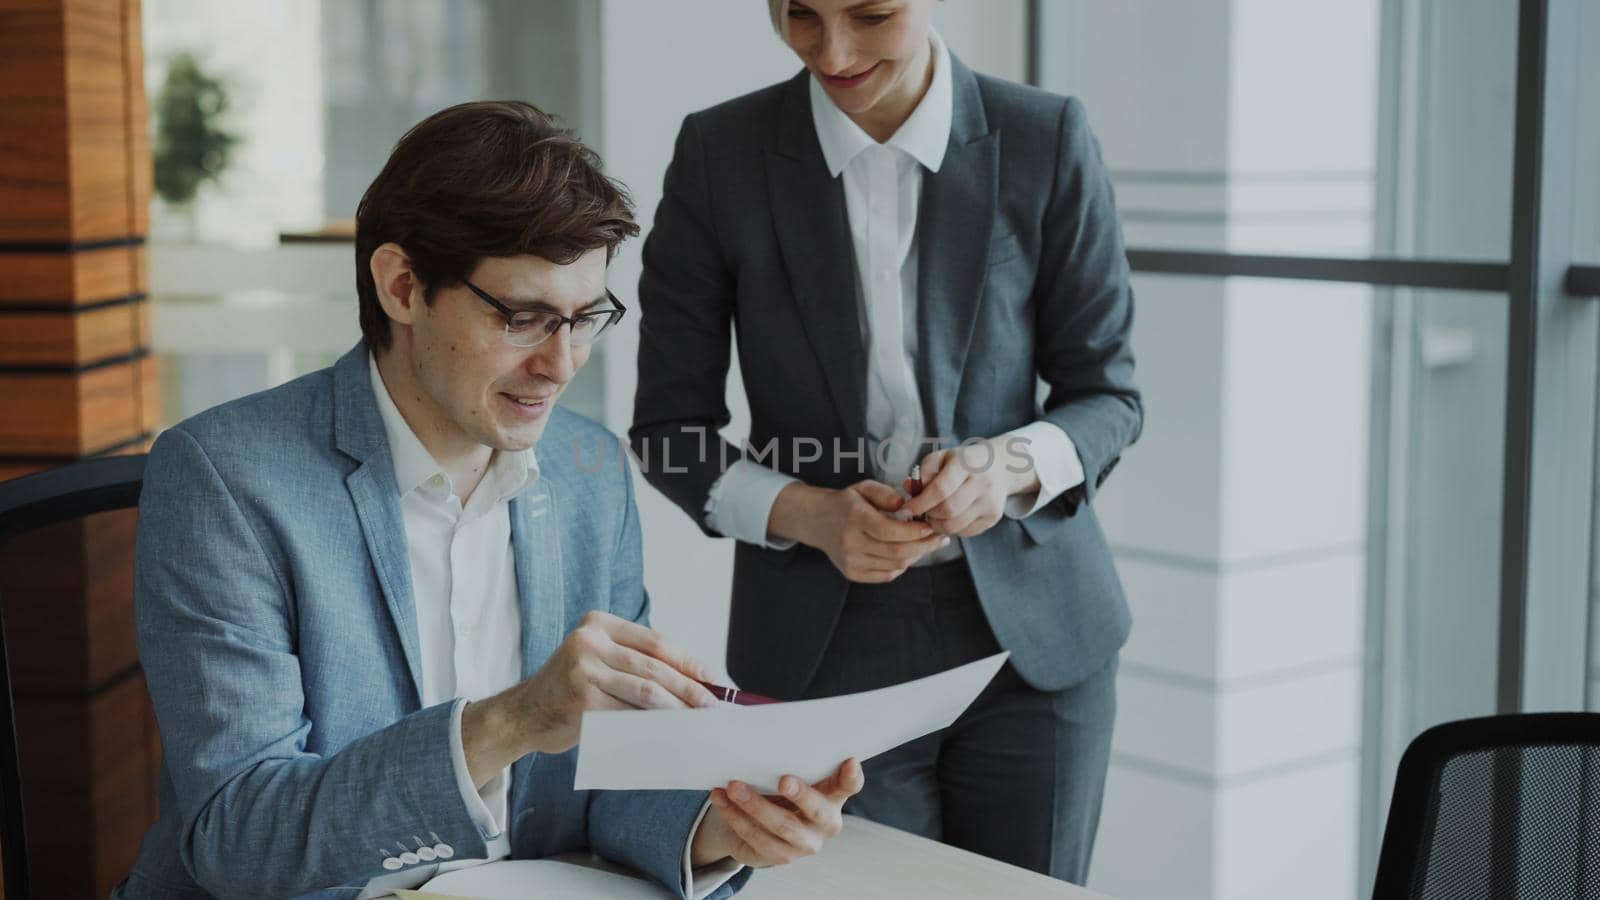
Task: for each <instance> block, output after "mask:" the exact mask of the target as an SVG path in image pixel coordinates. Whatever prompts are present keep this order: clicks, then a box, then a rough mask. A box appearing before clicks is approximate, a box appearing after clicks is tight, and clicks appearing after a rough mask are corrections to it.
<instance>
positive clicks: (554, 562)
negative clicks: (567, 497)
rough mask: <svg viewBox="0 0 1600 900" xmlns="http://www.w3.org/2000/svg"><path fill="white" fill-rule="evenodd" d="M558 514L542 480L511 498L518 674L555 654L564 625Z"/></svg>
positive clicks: (530, 670) (530, 671) (529, 672)
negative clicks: (518, 626)
mask: <svg viewBox="0 0 1600 900" xmlns="http://www.w3.org/2000/svg"><path fill="white" fill-rule="evenodd" d="M559 521H560V516H559V515H558V513H557V510H556V503H555V500H554V498H553V496H552V495H551V491H550V486H549V484H548V483H546V482H545V481H543V480H541V481H538V482H535V483H534V484H533V485H532V486H531V487H529V488H528V489H527V490H526V491H523V492H522V493H521V494H518V495H517V496H516V497H515V498H513V499H512V501H511V547H512V551H513V553H512V555H513V556H514V557H515V559H516V570H517V599H518V600H519V602H520V606H521V612H522V677H523V678H527V677H529V676H531V675H532V674H533V673H534V672H536V671H537V670H538V668H539V666H540V665H542V664H543V663H544V661H545V660H546V659H548V658H549V657H550V655H551V654H552V653H554V652H556V647H557V646H559V645H560V643H561V639H562V637H563V636H564V633H565V629H566V613H565V610H564V609H563V601H562V590H561V565H562V559H561V549H562V548H561V529H560V528H558V527H557V523H558V522H559Z"/></svg>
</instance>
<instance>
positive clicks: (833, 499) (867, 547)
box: [767, 480, 950, 584]
mask: <svg viewBox="0 0 1600 900" xmlns="http://www.w3.org/2000/svg"><path fill="white" fill-rule="evenodd" d="M904 503H905V498H904V497H901V496H900V493H899V492H898V491H896V490H895V489H894V488H891V487H889V486H888V485H886V484H884V483H882V482H879V481H871V480H868V481H858V482H856V483H855V484H853V485H851V486H849V487H847V488H842V489H839V490H830V489H828V488H815V487H811V486H810V485H806V484H799V483H796V484H791V485H789V486H788V487H786V488H784V489H783V490H782V491H781V492H780V493H779V494H778V499H777V501H776V502H775V503H773V505H772V513H771V517H770V519H769V520H768V523H767V528H768V533H769V534H771V535H772V536H774V537H777V538H781V539H788V540H796V541H799V542H800V543H802V544H805V545H807V546H809V547H815V548H817V549H818V550H821V551H822V552H823V553H826V554H827V555H828V559H829V560H831V561H832V562H833V565H834V567H835V568H837V569H838V570H839V571H840V572H841V573H843V574H844V577H845V578H848V579H849V580H851V581H855V582H860V583H862V584H882V583H884V582H889V581H893V580H895V579H896V578H899V577H900V576H901V575H902V574H903V573H904V572H905V570H906V569H907V568H909V567H910V566H911V564H912V563H914V562H916V561H917V560H919V559H921V558H922V557H923V556H925V555H927V554H928V553H930V552H932V551H934V550H937V549H939V548H940V547H943V546H945V545H946V544H948V543H950V539H949V538H948V537H943V536H940V535H939V534H937V533H935V531H934V529H933V528H932V527H929V525H928V524H926V523H923V522H908V521H904V520H903V519H904V517H899V518H897V517H896V516H895V515H894V513H895V512H897V511H898V510H899V509H900V508H901V505H902V504H904Z"/></svg>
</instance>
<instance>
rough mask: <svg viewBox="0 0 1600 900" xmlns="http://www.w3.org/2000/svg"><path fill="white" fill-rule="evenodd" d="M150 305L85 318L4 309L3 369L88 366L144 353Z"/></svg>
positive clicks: (0, 325) (0, 331)
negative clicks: (142, 344)
mask: <svg viewBox="0 0 1600 900" xmlns="http://www.w3.org/2000/svg"><path fill="white" fill-rule="evenodd" d="M143 306H144V301H140V302H138V303H124V304H120V305H117V306H106V307H100V308H97V309H90V310H86V311H84V312H80V313H76V314H73V313H70V312H66V311H63V312H60V313H53V312H52V313H45V312H27V313H22V312H7V311H6V310H5V309H4V308H3V307H0V367H8V366H74V367H76V366H84V365H88V364H90V363H97V362H100V361H102V360H107V359H111V358H113V357H118V356H130V355H132V354H133V352H134V351H135V350H136V349H138V348H139V346H140V341H139V336H140V322H139V320H140V317H141V316H142V315H143V313H142V312H141V307H143Z"/></svg>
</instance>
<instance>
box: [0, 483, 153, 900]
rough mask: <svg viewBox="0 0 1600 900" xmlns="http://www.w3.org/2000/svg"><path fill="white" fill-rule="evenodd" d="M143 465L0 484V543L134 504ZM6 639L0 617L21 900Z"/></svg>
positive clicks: (9, 882)
mask: <svg viewBox="0 0 1600 900" xmlns="http://www.w3.org/2000/svg"><path fill="white" fill-rule="evenodd" d="M144 463H145V457H144V456H143V455H139V456H111V457H105V458H102V459H92V460H87V461H84V462H80V463H75V464H73V465H70V466H63V467H61V468H59V469H51V470H49V471H46V472H40V473H38V474H36V475H28V476H25V477H22V478H17V479H14V480H12V481H6V482H0V546H4V545H5V543H6V542H7V541H9V540H10V539H11V538H13V537H15V536H16V535H18V534H21V533H23V532H27V531H33V530H35V529H38V528H43V527H45V526H46V525H53V524H55V523H57V522H65V521H68V520H71V519H77V518H82V517H83V516H89V515H93V514H95V513H102V512H110V511H112V510H117V509H129V508H132V507H135V506H137V505H138V504H139V489H140V487H141V486H142V485H143V483H144ZM8 637H9V636H8V635H6V633H5V623H4V621H3V618H0V694H3V695H4V699H5V710H4V712H3V715H0V829H3V830H0V853H3V859H4V863H5V896H6V900H22V898H27V897H30V896H32V894H31V885H30V883H29V878H28V841H27V833H26V827H25V824H24V819H23V809H22V766H21V762H20V759H19V757H18V755H17V725H16V721H17V720H16V703H15V699H14V698H13V697H12V693H11V662H10V659H9V656H8V654H7V639H8Z"/></svg>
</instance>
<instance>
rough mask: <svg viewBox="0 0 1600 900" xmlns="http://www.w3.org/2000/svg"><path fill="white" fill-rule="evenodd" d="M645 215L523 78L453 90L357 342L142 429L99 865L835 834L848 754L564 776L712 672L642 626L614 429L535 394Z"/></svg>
mask: <svg viewBox="0 0 1600 900" xmlns="http://www.w3.org/2000/svg"><path fill="white" fill-rule="evenodd" d="M637 232H638V227H637V226H636V225H635V224H634V221H633V217H632V212H631V210H630V208H629V203H628V199H627V196H626V194H625V193H623V191H622V190H621V188H620V187H619V186H618V185H616V184H615V183H613V182H612V181H611V180H609V179H608V178H606V177H605V176H604V175H603V174H602V173H601V171H600V168H599V160H598V158H597V157H596V156H595V154H594V153H593V151H591V150H590V149H589V148H587V147H585V146H584V145H583V144H582V143H581V142H579V141H578V140H577V139H576V138H575V137H574V136H573V135H572V134H571V133H570V132H567V131H564V130H562V129H560V128H558V127H557V126H556V125H555V124H554V122H553V121H552V120H550V119H549V118H548V117H546V116H545V115H544V114H543V113H541V112H539V111H538V110H537V109H535V108H533V107H532V106H529V105H527V104H523V103H472V104H463V105H461V106H457V107H452V108H450V109H447V110H444V111H442V112H440V113H437V114H435V115H434V116H432V117H430V118H429V119H427V120H425V121H424V122H422V123H421V124H419V125H418V126H416V127H415V128H413V129H412V130H411V131H410V132H409V133H407V134H406V135H405V137H403V138H402V139H401V141H400V143H399V144H398V145H397V146H396V148H395V150H394V153H393V155H392V156H391V157H390V159H389V162H388V164H387V165H386V166H385V167H384V169H383V171H382V172H381V173H380V174H379V175H378V177H377V179H376V180H375V181H374V182H373V183H372V186H371V187H370V188H369V189H368V190H367V193H366V195H365V196H364V197H363V198H362V201H361V205H360V208H359V209H358V210H357V213H356V262H357V266H356V284H357V293H358V296H359V300H360V319H361V328H362V333H363V340H362V343H361V344H360V345H358V346H357V347H356V348H355V349H353V350H351V351H350V352H349V353H348V354H346V355H345V356H344V358H342V359H341V360H339V362H338V363H336V364H335V365H334V366H333V367H332V368H330V369H326V370H323V371H320V372H315V373H313V374H311V375H308V376H306V377H304V378H301V379H298V380H296V381H294V382H291V383H289V384H287V385H284V386H282V387H279V388H276V389H273V390H270V391H266V392H263V393H260V394H256V395H254V396H251V397H246V398H244V399H242V400H237V401H234V402H232V403H228V404H224V405H223V406H220V407H217V408H215V409H212V410H208V411H207V412H204V413H202V414H200V415H198V416H196V417H194V418H192V419H190V420H188V421H186V422H183V423H181V424H179V425H177V426H176V427H174V428H172V429H170V430H169V431H167V432H165V433H164V434H162V436H161V437H160V439H159V440H158V441H157V442H156V445H155V447H154V448H153V449H152V451H151V454H150V461H149V466H148V470H147V475H146V480H145V487H144V493H143V496H142V497H141V501H140V522H139V541H138V558H137V573H136V589H135V607H136V615H137V627H138V637H139V651H140V657H141V661H142V662H143V664H144V670H145V674H146V678H147V681H148V685H149V689H150V693H151V697H152V698H153V700H154V703H155V708H156V715H157V718H158V721H159V724H160V728H161V737H162V743H163V750H164V756H163V763H162V773H161V788H160V790H161V796H160V799H161V813H160V818H159V820H158V821H157V822H156V824H155V825H154V826H153V827H152V829H151V831H150V832H149V834H148V835H147V836H146V838H145V842H144V845H143V847H142V849H141V852H140V856H139V860H138V862H137V864H136V866H135V868H134V871H133V873H132V874H131V875H130V876H129V878H128V880H127V881H125V882H124V883H123V884H122V885H121V886H120V887H119V888H118V891H117V896H120V897H124V898H144V897H163V898H170V897H205V896H211V895H227V896H235V895H248V896H273V897H285V896H298V895H306V894H312V893H316V894H320V895H324V896H339V897H356V896H358V895H361V896H375V895H379V894H382V893H384V892H385V891H387V890H388V889H391V888H399V887H410V886H415V885H418V884H421V883H422V882H424V881H426V880H427V879H428V878H429V877H430V876H431V875H432V874H434V873H435V872H437V871H438V870H440V869H444V868H452V867H458V866H463V865H473V864H477V863H480V862H482V861H485V860H493V859H499V858H503V857H507V856H510V857H542V856H548V855H552V854H556V853H561V852H565V851H571V850H585V849H587V850H592V851H593V852H595V853H597V854H599V855H601V856H604V857H607V858H610V859H612V860H615V861H617V862H621V863H623V864H626V865H628V866H631V867H632V868H634V869H636V870H638V871H639V872H641V873H642V874H644V875H646V876H648V877H650V878H653V879H654V880H656V881H658V882H660V883H661V884H662V885H664V886H665V887H666V888H667V889H668V890H669V891H671V892H672V893H673V894H674V895H677V896H696V897H700V896H707V895H713V894H714V895H716V896H726V895H728V894H731V893H732V892H733V891H734V890H736V889H737V887H738V886H739V885H740V884H742V883H743V881H744V879H745V878H747V877H748V874H749V869H748V868H746V867H747V866H761V865H771V864H778V863H784V862H788V861H790V860H792V859H795V858H798V857H800V856H804V855H807V854H809V853H812V852H815V851H816V850H817V849H818V847H819V846H820V844H821V842H822V841H824V840H826V839H827V838H828V837H831V836H832V835H834V834H837V833H838V830H839V826H840V817H839V810H840V807H841V805H842V804H843V802H844V800H845V799H846V798H847V797H849V796H851V795H853V794H854V793H856V792H857V791H859V790H860V788H861V784H862V776H861V771H860V767H859V766H858V765H857V764H856V763H855V762H854V761H846V762H845V763H843V764H841V766H840V768H839V770H838V771H837V772H836V773H835V774H834V775H833V776H831V777H829V778H828V779H826V780H824V781H822V782H820V783H817V784H815V785H807V784H804V783H801V782H800V781H799V779H796V778H794V777H792V776H791V777H786V778H785V779H784V780H783V784H782V785H781V787H782V789H783V791H784V795H785V796H784V797H783V798H782V800H781V801H779V800H777V799H768V798H764V797H761V796H760V795H758V794H755V793H753V792H752V791H750V790H749V788H748V786H746V785H741V784H737V783H734V784H730V785H729V786H728V788H727V790H726V791H722V790H719V791H718V792H716V793H717V797H716V801H717V802H716V803H715V804H714V805H713V804H712V803H711V802H710V799H709V798H708V796H707V795H706V794H705V793H701V792H686V791H652V792H598V791H597V792H579V791H574V790H573V789H572V784H573V774H574V767H575V764H576V758H575V757H576V754H575V752H574V746H575V745H576V743H577V740H578V726H579V722H580V719H581V716H582V713H583V712H584V710H587V709H625V708H634V707H638V708H684V707H689V706H705V705H711V704H713V703H715V702H716V701H715V700H714V699H713V698H712V696H711V695H710V693H709V692H707V691H706V689H705V688H704V687H702V686H701V685H700V684H699V683H698V682H699V680H700V679H704V678H706V677H707V675H706V671H705V669H704V667H703V666H701V665H700V664H698V663H696V662H695V661H693V660H691V659H689V658H688V657H686V656H684V655H683V654H681V653H679V652H678V651H677V650H676V649H674V648H673V647H672V646H671V645H670V644H668V643H667V642H666V641H664V640H663V639H662V637H661V635H659V634H658V633H656V632H654V631H652V630H651V629H650V628H649V627H648V612H649V601H648V598H647V597H646V595H645V591H644V585H643V574H642V560H641V550H640V536H639V524H638V513H637V510H636V509H635V506H634V501H633V494H632V482H631V478H630V475H629V473H628V472H627V471H626V468H625V466H624V467H601V468H600V469H599V470H598V471H596V470H585V469H581V468H580V467H579V465H578V454H577V453H576V452H575V448H576V447H578V446H583V447H587V448H592V447H594V446H595V445H596V444H597V443H598V444H600V445H602V446H604V447H606V448H607V449H608V450H609V451H611V452H615V453H617V454H618V457H620V456H621V448H620V445H619V443H618V441H617V439H616V438H615V437H614V436H612V435H611V434H610V433H609V432H607V431H605V430H604V429H603V428H601V427H600V426H599V425H597V424H595V423H593V422H590V421H588V420H586V419H584V418H582V417H581V416H578V415H576V414H573V413H570V412H567V411H565V410H561V409H558V408H556V405H555V404H556V401H557V400H558V399H559V397H560V396H561V393H562V392H563V391H564V390H565V389H566V387H567V385H568V384H570V383H571V381H572V379H573V377H574V376H575V375H576V374H577V372H578V370H579V369H580V368H582V367H583V365H584V363H585V362H586V361H587V360H588V357H589V352H590V349H591V347H592V345H593V343H594V341H595V340H597V339H598V338H599V337H600V336H601V335H603V334H604V333H605V332H606V330H607V329H608V328H610V327H611V326H612V325H614V324H616V323H617V322H618V321H620V320H621V319H622V317H623V315H624V314H625V312H626V309H625V307H624V306H623V305H622V303H620V302H619V301H618V300H617V298H616V297H615V296H614V295H613V294H612V293H611V292H610V291H609V290H608V289H607V288H606V267H607V263H608V261H609V259H610V257H611V255H612V253H613V252H614V251H615V250H616V248H617V246H618V245H619V244H620V243H621V242H622V241H623V239H625V238H626V237H629V236H631V235H634V234H636V233H637Z"/></svg>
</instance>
